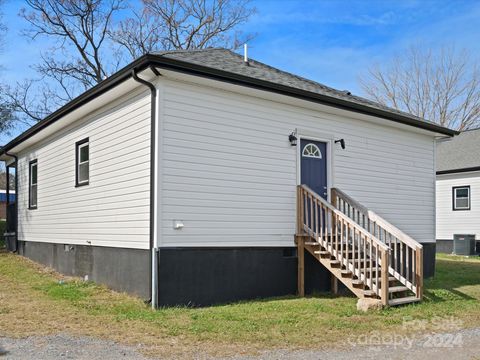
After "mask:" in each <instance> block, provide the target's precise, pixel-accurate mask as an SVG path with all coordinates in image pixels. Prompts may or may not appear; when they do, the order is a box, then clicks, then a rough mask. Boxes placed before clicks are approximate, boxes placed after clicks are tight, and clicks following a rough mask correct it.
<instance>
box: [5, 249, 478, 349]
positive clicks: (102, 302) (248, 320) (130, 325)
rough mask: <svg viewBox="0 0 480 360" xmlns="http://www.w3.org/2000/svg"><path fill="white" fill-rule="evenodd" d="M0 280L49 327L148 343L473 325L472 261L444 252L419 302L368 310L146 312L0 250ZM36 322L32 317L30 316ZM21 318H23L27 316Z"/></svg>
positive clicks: (291, 304) (316, 300)
mask: <svg viewBox="0 0 480 360" xmlns="http://www.w3.org/2000/svg"><path fill="white" fill-rule="evenodd" d="M1 286H3V287H4V288H5V289H6V293H7V292H8V289H11V290H10V291H11V292H13V293H15V291H17V292H20V293H18V294H17V295H16V298H18V297H25V298H27V299H30V300H29V301H32V303H33V304H36V303H37V302H38V304H36V305H33V306H36V307H38V308H43V309H44V311H46V312H47V315H48V321H50V322H51V323H53V327H54V328H55V326H58V327H61V326H60V324H57V323H56V322H55V321H57V320H55V319H56V318H57V317H58V319H59V320H58V321H59V322H62V323H67V324H68V328H69V331H74V332H75V331H78V332H80V333H82V331H83V330H82V329H83V328H84V327H87V328H88V329H89V330H88V334H98V336H106V337H112V336H114V337H115V339H116V340H120V341H122V340H125V341H127V342H131V341H134V342H141V343H143V344H150V346H152V347H155V346H159V345H158V344H157V342H158V341H159V340H158V339H160V338H161V339H162V341H164V342H168V343H169V342H173V343H177V342H181V343H182V344H183V345H182V346H183V347H188V346H191V347H192V348H195V349H196V348H198V346H200V345H199V344H203V345H202V346H204V345H205V344H208V349H207V350H206V351H212V349H218V348H219V347H222V348H226V347H229V346H230V347H236V348H242V349H261V348H276V347H282V348H309V347H311V346H316V347H322V346H332V344H337V345H340V343H341V341H340V340H339V339H344V338H345V334H348V335H349V336H358V335H361V334H365V333H368V332H372V331H382V332H401V331H404V330H405V329H404V328H403V324H404V321H406V320H412V319H414V320H427V324H429V326H430V325H432V324H433V323H434V322H433V321H430V320H432V319H438V318H442V317H453V318H455V319H456V320H457V321H459V322H460V323H461V326H462V327H470V326H479V325H480V324H479V321H478V319H480V260H479V259H478V258H464V257H458V256H457V257H455V256H448V255H439V256H438V258H437V271H436V276H435V278H433V279H428V280H426V282H425V287H426V288H425V299H424V301H423V302H421V303H417V304H411V305H408V306H403V307H392V308H386V309H383V310H380V311H373V312H369V313H362V312H358V311H357V310H356V301H357V299H356V298H353V297H335V296H333V295H331V294H329V293H326V294H316V295H315V296H312V297H307V298H298V297H295V296H290V297H282V298H274V299H261V300H254V301H244V302H238V303H234V304H225V305H218V306H212V307H206V308H188V307H172V308H164V309H159V310H157V311H152V310H151V309H150V308H149V307H148V306H147V305H145V304H143V303H142V301H140V300H139V299H137V298H134V297H131V296H128V295H125V294H118V293H114V292H112V291H110V290H108V289H106V288H104V287H102V286H99V285H96V284H94V283H91V282H84V281H80V280H76V279H64V280H61V281H60V282H59V276H58V275H56V274H55V273H52V272H45V271H41V269H40V268H39V267H37V266H35V265H33V264H32V263H31V262H29V261H27V260H24V259H22V258H20V257H18V256H13V255H7V254H0V287H1ZM0 300H2V299H1V298H0ZM6 300H7V302H6V303H8V299H6ZM3 303H5V302H3ZM29 306H30V305H29ZM17 308H18V307H13V306H12V307H10V308H8V309H3V311H4V312H2V306H1V305H0V314H6V315H2V317H0V328H3V329H5V330H4V331H6V332H8V329H9V327H12V324H10V323H9V322H8V319H10V321H12V322H14V323H15V321H16V319H17V318H18V314H17V315H16V313H15V312H16V311H17ZM42 311H43V310H42ZM48 312H50V313H48ZM27 315H28V314H27ZM27 315H25V314H23V315H22V316H27ZM47 315H45V316H47ZM15 316H17V318H16V317H15ZM38 316H40V315H38ZM42 316H43V315H42ZM2 318H3V319H4V321H3V322H2ZM40 321H42V320H33V319H32V320H31V321H30V323H35V324H37V322H40ZM24 322H26V323H28V319H27V320H24ZM89 324H90V325H89ZM15 326H16V327H15V331H17V333H18V334H25V333H29V334H30V333H31V332H28V331H26V330H25V331H23V330H22V329H23V328H24V327H25V326H24V325H22V324H20V323H18V321H17V323H15ZM22 326H23V327H22ZM50 327H52V325H51V324H50ZM42 329H43V327H40V329H37V331H39V332H42V331H43V330H42ZM12 331H13V330H12ZM22 331H23V332H22ZM45 331H48V329H47V328H45ZM112 332H114V335H111V333H112ZM315 334H317V335H319V336H314V335H315ZM320 335H321V336H320ZM312 336H314V337H315V341H314V342H312V341H311V340H312ZM154 339H156V340H154ZM188 344H190V345H188ZM205 346H207V345H205ZM162 349H163V348H162ZM179 349H182V348H179ZM179 349H176V350H177V351H178V350H179ZM155 351H159V349H158V348H157V349H156V350H155ZM160 351H163V350H160ZM172 351H173V350H172ZM192 351H193V350H192ZM237 351H238V350H237Z"/></svg>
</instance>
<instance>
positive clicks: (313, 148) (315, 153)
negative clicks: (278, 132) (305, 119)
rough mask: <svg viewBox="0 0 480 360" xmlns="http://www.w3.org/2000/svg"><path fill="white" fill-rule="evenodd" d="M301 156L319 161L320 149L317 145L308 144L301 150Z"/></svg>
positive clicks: (320, 156)
mask: <svg viewBox="0 0 480 360" xmlns="http://www.w3.org/2000/svg"><path fill="white" fill-rule="evenodd" d="M302 156H304V157H312V158H319V159H321V158H322V153H321V152H320V149H319V148H318V146H317V145H315V144H311V143H310V144H307V145H305V147H304V148H303V151H302Z"/></svg>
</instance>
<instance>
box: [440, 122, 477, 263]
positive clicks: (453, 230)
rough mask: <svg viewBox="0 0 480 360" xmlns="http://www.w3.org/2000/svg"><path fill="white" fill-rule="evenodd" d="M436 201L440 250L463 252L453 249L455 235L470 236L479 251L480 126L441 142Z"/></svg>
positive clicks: (474, 250)
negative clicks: (475, 241) (474, 240)
mask: <svg viewBox="0 0 480 360" xmlns="http://www.w3.org/2000/svg"><path fill="white" fill-rule="evenodd" d="M436 203H437V234H436V238H437V252H444V253H452V252H459V251H461V252H462V253H464V251H465V250H466V249H463V246H461V247H462V248H461V249H454V241H453V239H454V235H462V236H461V237H460V239H463V238H464V237H465V236H464V235H470V236H471V237H474V238H475V239H476V240H477V243H476V246H473V245H472V249H473V252H475V253H477V254H478V253H480V246H479V241H480V129H474V130H468V131H464V132H462V133H461V134H460V135H458V136H456V137H454V138H452V139H448V140H445V141H441V142H439V143H438V146H437V201H436ZM466 240H468V237H467V238H466ZM462 241H465V240H462ZM467 245H468V244H466V245H465V246H467ZM475 248H476V249H475ZM472 249H471V250H472ZM469 252H471V251H469Z"/></svg>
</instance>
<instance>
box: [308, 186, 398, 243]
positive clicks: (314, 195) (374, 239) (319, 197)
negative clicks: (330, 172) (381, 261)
mask: <svg viewBox="0 0 480 360" xmlns="http://www.w3.org/2000/svg"><path fill="white" fill-rule="evenodd" d="M299 186H300V187H301V188H303V189H305V190H306V191H307V192H309V193H310V194H311V196H313V197H315V198H316V199H317V201H319V202H321V203H322V204H323V205H324V206H325V207H326V208H328V209H329V210H331V211H332V212H333V213H334V214H335V215H337V216H339V217H340V218H341V219H342V220H344V221H347V222H349V223H350V224H351V225H352V226H354V227H355V229H356V230H357V231H359V232H361V233H362V234H364V235H366V236H369V237H371V238H372V241H374V242H376V243H377V244H378V246H380V247H381V248H383V249H385V250H389V247H388V246H387V245H386V244H385V243H383V242H382V241H380V240H379V239H377V238H376V237H375V236H374V235H372V234H370V233H369V232H368V231H367V230H365V229H364V228H363V227H361V226H360V225H358V224H357V223H356V222H355V221H353V220H352V219H350V218H349V217H348V216H346V215H345V214H344V213H342V212H341V211H340V210H338V209H336V208H335V207H333V206H332V205H331V204H330V203H329V202H328V201H326V200H325V199H324V198H322V197H321V196H320V195H318V194H317V193H316V192H315V191H313V190H312V189H310V188H309V187H308V186H307V185H299Z"/></svg>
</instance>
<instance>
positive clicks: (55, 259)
mask: <svg viewBox="0 0 480 360" xmlns="http://www.w3.org/2000/svg"><path fill="white" fill-rule="evenodd" d="M423 251H424V276H425V277H431V276H433V275H434V273H435V243H424V244H423ZM18 252H19V254H20V255H23V256H26V257H28V258H30V259H32V260H34V261H36V262H39V263H41V264H44V265H46V266H49V267H52V268H54V269H56V270H57V271H59V272H61V273H63V274H66V275H72V276H80V277H85V275H88V278H89V279H90V280H92V281H95V282H97V283H100V284H105V285H106V286H108V287H110V288H112V289H114V290H117V291H125V292H128V293H131V294H135V295H137V296H140V297H141V298H144V299H148V298H149V297H150V252H149V251H148V250H134V249H123V248H108V247H99V246H83V245H70V246H65V245H63V244H50V243H39V242H22V241H20V242H19V251H18ZM158 256H159V269H158V271H159V302H158V303H159V305H160V306H173V305H188V306H207V305H212V304H221V303H229V302H234V301H238V300H248V299H257V298H267V297H275V296H285V295H295V294H296V293H297V254H296V248H295V247H281V248H270V247H269V248H162V249H161V251H160V252H159V253H158ZM341 289H342V287H341ZM330 290H331V274H330V273H329V272H328V270H326V269H325V268H324V267H323V266H322V265H321V264H320V263H319V262H318V261H317V260H316V259H315V258H314V257H313V256H311V255H310V254H309V253H308V252H306V253H305V292H306V294H312V293H316V292H326V291H330Z"/></svg>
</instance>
